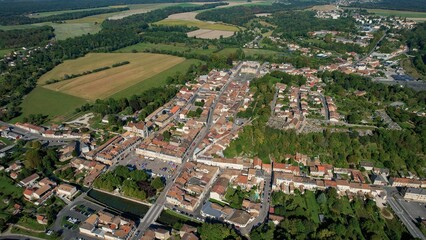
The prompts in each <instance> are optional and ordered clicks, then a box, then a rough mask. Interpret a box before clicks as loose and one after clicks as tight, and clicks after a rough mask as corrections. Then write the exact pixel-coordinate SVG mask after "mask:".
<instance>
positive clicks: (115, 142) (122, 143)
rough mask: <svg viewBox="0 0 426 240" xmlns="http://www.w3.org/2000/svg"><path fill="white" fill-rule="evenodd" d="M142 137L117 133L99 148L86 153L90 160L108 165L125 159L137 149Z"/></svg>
mask: <svg viewBox="0 0 426 240" xmlns="http://www.w3.org/2000/svg"><path fill="white" fill-rule="evenodd" d="M141 140H142V139H141V138H140V137H137V136H132V135H131V134H123V135H117V136H114V137H113V138H111V139H109V140H108V141H107V142H105V143H104V144H102V145H101V146H99V147H98V148H96V149H94V150H92V151H90V152H88V153H87V154H85V156H86V158H87V159H89V160H96V161H99V162H102V163H103V164H106V165H112V164H113V163H114V162H117V161H120V160H122V159H124V158H125V157H126V156H127V155H128V154H129V153H130V152H131V151H133V150H135V149H136V147H137V145H138V144H139V143H140V142H141Z"/></svg>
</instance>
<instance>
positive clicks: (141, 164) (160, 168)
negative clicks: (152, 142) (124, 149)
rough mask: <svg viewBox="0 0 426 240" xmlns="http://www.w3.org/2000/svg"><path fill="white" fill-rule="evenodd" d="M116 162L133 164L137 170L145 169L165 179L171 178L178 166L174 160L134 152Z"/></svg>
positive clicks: (126, 164)
mask: <svg viewBox="0 0 426 240" xmlns="http://www.w3.org/2000/svg"><path fill="white" fill-rule="evenodd" d="M118 164H119V165H125V166H133V167H135V168H137V169H139V170H142V169H145V170H146V171H147V172H148V173H150V174H152V175H154V176H160V177H164V178H165V179H169V178H171V177H172V176H173V174H174V172H175V171H176V168H177V167H178V166H179V165H178V164H177V163H174V162H169V161H163V160H161V159H157V158H149V157H143V156H140V155H137V154H135V153H132V154H129V156H128V157H126V159H124V160H123V161H120V162H119V163H118Z"/></svg>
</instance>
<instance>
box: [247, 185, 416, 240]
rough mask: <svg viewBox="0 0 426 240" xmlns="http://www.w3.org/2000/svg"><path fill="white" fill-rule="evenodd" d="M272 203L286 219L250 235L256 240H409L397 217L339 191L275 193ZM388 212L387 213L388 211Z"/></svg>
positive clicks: (275, 210) (370, 203) (256, 229)
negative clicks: (386, 215) (340, 193)
mask: <svg viewBox="0 0 426 240" xmlns="http://www.w3.org/2000/svg"><path fill="white" fill-rule="evenodd" d="M271 202H272V205H273V208H274V212H275V214H276V215H279V216H283V217H284V220H283V221H281V222H280V223H279V224H278V225H277V226H274V224H272V223H269V224H266V223H265V224H263V225H261V226H258V227H256V228H254V230H253V231H252V232H251V234H250V238H251V239H253V240H266V239H409V238H411V236H410V234H409V233H408V232H407V230H406V229H405V228H404V227H403V226H402V224H401V223H400V222H398V220H397V219H396V218H393V219H390V220H389V219H385V218H383V217H382V216H381V214H377V212H378V211H379V209H378V208H377V206H376V203H375V202H374V201H373V200H370V199H367V200H364V199H362V198H359V197H355V198H354V199H353V200H352V201H350V200H349V199H348V197H339V196H338V195H337V192H336V190H335V189H333V188H330V189H328V190H326V191H317V192H311V191H305V193H304V194H301V193H300V192H299V191H298V190H296V191H295V194H294V195H288V194H284V193H283V192H274V193H273V194H272V197H271ZM385 211H387V210H385Z"/></svg>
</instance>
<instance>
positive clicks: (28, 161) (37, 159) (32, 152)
mask: <svg viewBox="0 0 426 240" xmlns="http://www.w3.org/2000/svg"><path fill="white" fill-rule="evenodd" d="M41 159H42V156H41V154H40V151H39V150H38V149H29V150H28V151H27V152H26V153H25V162H24V164H25V167H26V168H28V169H35V168H37V167H38V166H41V165H42V162H41Z"/></svg>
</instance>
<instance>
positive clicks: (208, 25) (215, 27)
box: [156, 19, 239, 31]
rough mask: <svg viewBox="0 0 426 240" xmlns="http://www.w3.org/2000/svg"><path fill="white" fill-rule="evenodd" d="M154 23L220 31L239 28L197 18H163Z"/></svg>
mask: <svg viewBox="0 0 426 240" xmlns="http://www.w3.org/2000/svg"><path fill="white" fill-rule="evenodd" d="M156 24H162V25H166V26H177V25H183V26H188V27H198V28H200V29H209V30H220V31H238V30H239V29H238V28H237V27H236V26H232V25H227V24H223V23H211V22H203V21H199V20H181V19H164V20H161V21H159V22H156Z"/></svg>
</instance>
